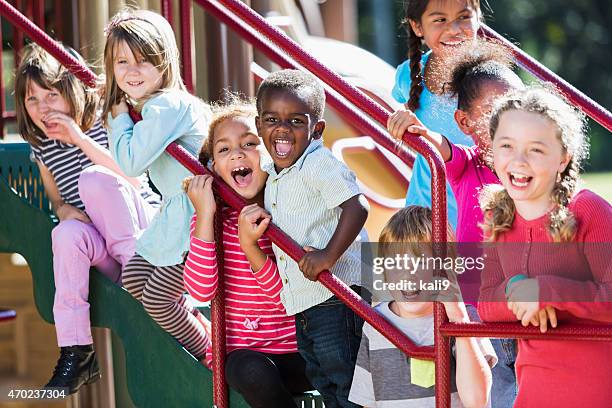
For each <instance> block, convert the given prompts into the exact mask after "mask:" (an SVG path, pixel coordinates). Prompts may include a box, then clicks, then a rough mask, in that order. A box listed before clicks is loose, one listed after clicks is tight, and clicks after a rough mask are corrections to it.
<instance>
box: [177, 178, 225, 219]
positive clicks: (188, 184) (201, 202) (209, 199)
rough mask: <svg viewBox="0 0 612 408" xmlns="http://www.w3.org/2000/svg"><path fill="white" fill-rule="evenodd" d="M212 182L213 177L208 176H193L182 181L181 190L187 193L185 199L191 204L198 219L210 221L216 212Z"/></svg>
mask: <svg viewBox="0 0 612 408" xmlns="http://www.w3.org/2000/svg"><path fill="white" fill-rule="evenodd" d="M212 182H213V177H212V176H209V175H200V176H193V177H191V178H190V177H188V178H186V179H185V180H183V190H185V191H186V192H187V197H189V200H190V201H191V204H193V207H194V208H195V211H196V214H198V217H204V218H205V219H210V218H212V217H213V216H214V215H215V212H216V211H217V203H216V202H215V196H214V194H213V191H212Z"/></svg>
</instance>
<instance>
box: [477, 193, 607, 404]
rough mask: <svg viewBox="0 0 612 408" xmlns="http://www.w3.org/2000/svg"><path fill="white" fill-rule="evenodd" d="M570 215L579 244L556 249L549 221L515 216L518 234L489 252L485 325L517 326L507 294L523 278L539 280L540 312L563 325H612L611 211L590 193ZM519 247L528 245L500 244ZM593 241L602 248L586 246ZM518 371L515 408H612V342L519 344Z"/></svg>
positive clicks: (482, 307) (482, 308)
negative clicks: (548, 311)
mask: <svg viewBox="0 0 612 408" xmlns="http://www.w3.org/2000/svg"><path fill="white" fill-rule="evenodd" d="M570 210H571V211H572V213H573V214H574V216H575V217H576V220H577V223H578V229H577V233H576V236H575V240H574V241H575V242H577V243H580V244H576V245H567V244H565V245H564V244H550V243H551V242H552V241H551V239H550V237H549V235H548V233H547V231H546V224H547V222H548V215H545V216H543V217H540V218H538V219H535V220H531V221H527V220H525V219H523V218H522V217H521V216H520V215H519V214H518V213H515V219H514V223H513V224H512V229H511V230H509V231H507V232H505V233H503V234H502V235H501V237H500V238H499V239H498V241H497V242H496V245H495V247H494V248H493V247H491V248H487V249H486V250H485V252H486V254H487V260H486V268H485V270H484V271H483V273H482V287H481V294H480V299H479V303H478V312H479V314H480V317H481V318H482V320H483V321H508V322H516V321H518V320H517V319H516V317H515V316H514V314H513V313H512V312H511V311H510V310H508V308H507V307H506V301H505V293H504V292H505V287H506V284H507V282H508V280H509V279H510V278H511V277H512V276H514V275H517V274H519V273H522V274H525V275H527V276H528V277H530V278H535V279H537V280H538V284H539V287H540V293H539V299H540V307H545V306H547V305H551V306H553V307H554V308H555V309H557V318H558V319H559V325H563V324H569V323H572V324H581V323H586V324H588V323H591V324H597V323H599V324H601V323H612V303H611V300H612V298H611V296H612V266H611V263H610V253H609V251H604V250H603V249H604V248H605V247H604V245H603V244H602V243H606V245H608V247H609V243H610V242H612V229H611V227H612V207H611V206H610V204H609V203H608V202H607V201H606V200H604V199H603V198H601V197H599V196H598V195H596V194H595V193H593V192H591V191H588V190H583V191H581V192H579V193H578V194H576V196H574V198H573V199H572V202H571V203H570ZM513 242H521V243H523V244H521V245H519V246H517V245H516V244H514V245H512V244H507V245H504V244H501V245H500V244H499V243H513ZM588 242H591V243H600V244H596V245H584V244H582V243H588ZM535 243H540V244H537V245H535ZM541 243H549V244H547V245H542V244H541ZM518 251H520V253H518ZM560 299H566V300H570V301H566V302H560V301H558V300H560ZM516 372H517V380H518V386H519V391H518V396H517V399H516V403H515V405H514V407H515V408H517V407H518V408H523V407H555V408H565V407H567V408H575V407H589V408H604V407H605V408H608V407H610V406H612V342H605V341H602V342H591V341H557V340H519V352H518V357H517V360H516Z"/></svg>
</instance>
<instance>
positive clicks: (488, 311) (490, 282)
mask: <svg viewBox="0 0 612 408" xmlns="http://www.w3.org/2000/svg"><path fill="white" fill-rule="evenodd" d="M484 257H485V268H484V270H483V271H482V272H481V274H480V279H481V283H480V296H479V298H478V314H479V315H480V317H481V319H482V320H483V321H489V322H515V321H516V317H515V316H514V314H513V313H512V311H510V310H509V309H508V307H507V302H506V292H505V289H506V285H507V284H508V281H509V280H510V278H506V277H505V276H504V270H503V268H502V265H501V263H500V261H499V255H498V253H497V248H495V247H494V246H486V247H485V248H484Z"/></svg>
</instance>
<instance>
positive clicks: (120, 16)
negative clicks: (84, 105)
mask: <svg viewBox="0 0 612 408" xmlns="http://www.w3.org/2000/svg"><path fill="white" fill-rule="evenodd" d="M105 33H106V44H105V46H104V70H105V72H106V79H105V82H106V83H105V89H106V94H105V100H104V108H103V112H102V118H103V119H104V121H105V122H106V118H107V116H108V113H109V112H110V111H111V108H112V106H113V105H116V104H118V103H119V102H121V100H122V98H123V96H124V92H123V91H122V90H121V89H120V88H119V86H118V85H117V81H116V79H115V74H114V62H115V54H116V52H117V48H118V47H119V46H120V44H121V43H122V42H125V43H126V44H127V46H128V47H129V48H130V50H131V51H132V53H133V54H134V55H140V56H142V57H143V58H144V59H145V60H146V61H147V62H150V63H151V64H153V66H155V67H156V68H157V69H158V70H159V72H161V75H162V78H161V84H160V87H159V89H158V90H156V91H155V92H154V93H153V94H151V95H146V96H145V97H144V98H142V100H139V101H135V102H136V109H137V110H140V109H141V108H142V104H143V103H144V102H145V101H146V100H147V99H149V98H150V97H152V96H154V95H155V94H157V93H159V92H164V91H167V90H170V89H180V90H182V91H187V89H186V88H185V84H184V83H183V79H182V78H181V70H180V66H181V63H180V58H179V50H178V47H177V45H176V38H175V37H174V31H172V27H171V26H170V24H169V23H168V21H167V20H166V19H165V18H164V17H162V16H161V15H159V14H157V13H153V12H152V11H148V10H135V11H132V10H125V11H121V12H119V13H117V14H116V15H115V16H114V17H113V18H112V19H111V21H110V23H108V25H107V27H106V29H105Z"/></svg>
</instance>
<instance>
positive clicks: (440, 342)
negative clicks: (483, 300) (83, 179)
mask: <svg viewBox="0 0 612 408" xmlns="http://www.w3.org/2000/svg"><path fill="white" fill-rule="evenodd" d="M196 1H197V3H198V4H200V5H201V6H203V7H204V8H205V9H206V10H207V11H209V12H211V13H212V14H214V15H215V16H216V17H217V18H219V19H220V20H221V21H223V22H224V23H226V24H228V25H229V26H230V27H232V28H235V29H236V31H238V33H239V34H241V35H242V36H244V37H245V38H246V39H247V40H248V41H251V42H253V43H254V45H255V46H256V47H258V48H261V49H263V50H264V51H265V52H266V53H267V54H268V55H269V56H270V57H271V58H272V59H273V60H274V61H275V62H277V63H279V64H280V65H281V66H283V67H298V68H299V66H297V64H296V63H295V62H293V61H292V60H290V59H289V58H287V57H286V56H284V55H282V54H281V52H280V51H279V50H278V49H276V48H275V47H273V46H272V45H271V44H270V41H272V42H274V43H275V44H276V45H277V46H278V47H279V48H280V49H281V51H283V52H285V53H286V54H287V55H290V56H292V57H293V59H294V60H295V61H297V63H299V64H300V65H301V66H302V67H303V68H306V69H308V70H310V71H311V72H313V73H314V74H315V75H316V76H318V77H319V78H320V79H321V80H323V81H324V82H326V83H327V84H328V85H329V87H330V88H331V87H332V86H333V87H334V89H335V90H337V91H338V92H339V93H340V94H341V95H343V96H344V97H345V98H347V99H348V100H349V101H350V102H352V103H354V104H355V105H356V106H358V107H360V108H361V109H363V110H364V111H366V113H367V114H369V115H370V116H372V117H373V118H374V119H375V120H376V121H378V122H379V123H381V124H383V125H384V124H386V120H387V118H388V115H389V113H388V112H387V111H386V110H385V109H384V108H382V107H381V106H379V105H378V104H377V103H376V102H375V101H373V100H371V99H370V98H369V97H368V96H367V95H365V94H363V93H361V92H360V91H359V90H357V89H356V88H354V87H352V86H351V85H350V84H348V82H346V81H345V80H343V79H342V78H340V77H339V76H337V75H336V74H335V73H333V72H332V71H331V70H329V69H328V68H327V67H325V66H323V65H322V64H320V63H319V62H318V61H316V60H314V58H312V57H311V56H309V55H308V54H307V53H306V52H305V51H304V50H303V49H301V48H300V46H299V45H298V44H296V43H295V42H293V41H292V40H291V39H289V38H288V37H287V36H286V35H284V34H283V33H282V32H280V31H279V30H277V29H276V28H274V27H272V26H270V25H269V24H268V23H267V22H266V21H265V20H264V19H263V18H262V17H261V16H259V15H257V14H256V13H255V12H253V11H252V10H251V9H249V8H248V7H247V6H245V5H244V4H242V3H241V2H239V1H235V0H220V1H215V0H196ZM162 3H163V4H166V7H163V8H162V12H163V11H164V10H166V16H167V17H170V16H169V15H168V14H167V13H168V12H169V10H170V9H171V8H170V7H168V5H167V3H168V2H162ZM163 4H162V5H163ZM0 13H2V15H3V16H5V17H6V18H8V19H9V20H10V21H11V22H12V23H13V24H15V25H16V26H18V27H19V28H20V29H21V30H23V31H24V32H26V33H27V35H28V36H30V37H31V38H32V39H33V40H34V41H36V42H37V43H39V44H40V45H41V46H43V48H45V49H46V50H47V51H48V52H49V53H51V54H52V55H53V56H54V57H55V58H57V59H58V61H60V62H61V63H62V64H64V65H66V66H67V67H68V68H69V69H70V70H71V71H72V72H73V73H75V75H77V76H78V77H79V78H80V79H81V80H83V81H84V82H85V83H87V84H89V85H94V84H95V80H96V76H95V74H94V73H93V72H91V71H90V70H88V69H87V68H86V67H83V66H81V65H79V64H78V61H76V60H74V58H73V57H72V56H71V55H69V54H68V53H67V52H66V51H65V50H64V49H63V48H62V47H59V46H58V45H57V43H55V42H54V41H53V40H52V39H51V38H50V37H48V36H47V35H46V34H45V33H44V32H43V31H42V30H40V29H39V28H38V27H36V26H35V25H34V24H32V22H31V21H29V20H28V19H27V18H26V17H24V16H23V15H21V14H20V13H19V12H18V11H17V10H16V9H14V8H13V7H12V6H11V5H10V4H8V3H7V2H6V1H4V0H0ZM258 32H259V33H260V34H264V35H265V36H266V37H268V39H269V40H264V39H263V38H262V37H261V35H257V33H258ZM186 74H187V72H186ZM547 79H548V78H547ZM560 87H561V89H562V91H565V90H564V89H563V87H562V86H560ZM330 88H328V95H335V94H334V93H333V92H330ZM566 94H567V93H566ZM585 98H586V97H585ZM337 99H338V100H339V98H337ZM331 100H333V98H330V103H331ZM585 100H586V102H585ZM573 101H574V100H573ZM589 102H592V101H590V99H588V98H586V99H580V98H578V100H577V102H576V103H585V104H587V105H588V104H589ZM592 103H593V104H594V105H593V106H595V108H597V109H591V112H589V111H587V109H585V111H587V113H588V114H589V115H595V116H597V117H598V118H599V120H598V121H600V120H601V121H603V122H604V123H602V122H600V123H602V125H604V126H605V127H606V128H608V129H612V120H611V119H610V118H611V116H610V113H609V112H607V111H605V110H603V108H601V109H599V108H600V107H599V108H598V105H597V104H595V103H594V102H592ZM347 106H349V105H347ZM581 106H582V105H581ZM347 109H354V108H353V107H350V108H349V107H347ZM598 112H600V113H601V115H598ZM596 120H597V119H596ZM372 126H374V125H372ZM376 129H378V128H376ZM373 133H374V132H373ZM375 133H376V135H378V136H377V137H378V140H377V142H379V143H381V144H382V145H383V146H385V143H386V144H387V146H390V147H394V145H389V143H393V142H392V141H391V140H390V138H389V137H388V136H386V135H384V134H382V132H380V130H379V129H378V130H377V131H376V132H375ZM373 137H374V138H375V139H376V137H375V136H374V135H373ZM404 141H405V143H406V144H407V145H410V146H411V147H413V148H414V149H415V150H416V151H418V152H419V153H421V154H423V155H424V156H425V157H426V158H427V160H428V163H429V165H430V167H431V168H432V201H433V203H432V204H433V215H432V218H433V224H434V231H433V240H434V242H446V227H445V226H446V195H445V171H444V165H443V163H442V160H441V158H440V156H439V154H438V153H437V151H436V150H435V149H433V148H432V146H431V145H430V144H429V143H427V142H426V141H424V140H423V139H422V138H417V137H414V136H413V135H405V136H404ZM387 146H385V147H387ZM389 150H391V151H395V149H394V148H391V149H389ZM167 151H168V153H169V154H171V155H172V156H173V157H175V158H176V159H177V160H178V161H179V162H181V163H182V164H183V165H185V166H186V167H187V168H188V169H189V170H190V171H192V172H193V173H195V174H205V173H207V172H208V170H207V169H205V168H204V167H203V166H202V165H201V164H200V163H199V162H197V160H195V158H194V157H192V156H191V155H189V154H188V153H187V152H186V151H184V150H183V149H182V148H181V147H179V146H178V145H175V144H172V145H170V146H169V147H168V149H167ZM402 154H404V159H407V158H408V157H409V156H408V155H407V154H406V153H400V156H401V155H402ZM405 161H406V160H405ZM208 174H210V173H208ZM214 187H215V190H216V192H217V194H218V196H220V197H221V198H222V199H223V200H224V201H225V202H226V203H227V204H228V205H230V206H231V207H232V208H235V209H237V210H240V209H241V208H242V206H244V200H243V199H242V198H240V197H239V196H238V195H237V194H236V193H235V192H233V190H231V189H230V188H229V187H228V186H227V185H226V184H225V183H223V182H222V181H221V180H220V179H215V183H214ZM267 234H268V237H269V238H270V239H271V240H272V242H274V243H275V244H276V245H278V246H279V247H280V248H281V249H282V250H283V251H285V252H286V253H287V254H289V255H290V256H291V257H292V258H293V259H295V260H296V261H297V260H299V259H300V258H301V257H302V256H303V254H304V252H303V250H302V248H301V247H300V246H299V245H297V244H296V243H295V242H294V241H292V240H291V239H290V238H289V237H288V236H287V235H285V234H284V233H283V232H282V231H280V230H279V229H278V228H276V227H274V226H273V225H271V226H270V228H269V229H268V231H267ZM319 281H320V282H321V283H322V284H324V285H325V286H326V287H327V288H328V289H330V290H331V291H332V292H333V293H334V295H336V296H337V297H338V298H339V299H341V300H342V301H343V302H344V303H346V304H347V305H349V306H350V307H351V308H352V309H353V310H355V311H356V312H357V313H358V314H359V315H360V316H361V317H363V318H364V319H365V320H366V321H368V322H369V323H370V324H371V325H372V326H373V327H375V328H376V329H377V330H379V331H380V332H381V333H383V334H385V336H386V337H387V338H389V340H390V341H391V342H392V343H393V344H395V345H396V346H397V347H398V348H399V349H401V350H402V351H404V352H405V353H407V354H408V355H410V356H413V357H417V358H421V359H434V358H435V360H436V365H437V370H436V384H437V385H438V386H437V387H436V402H437V406H439V407H448V406H450V400H449V385H450V382H449V381H450V371H449V343H448V340H449V337H450V336H463V337H467V336H480V337H488V336H492V337H513V338H516V337H520V338H539V339H551V338H554V339H559V338H563V339H567V338H571V339H573V340H609V339H612V327H610V326H604V325H600V326H595V325H593V326H582V325H581V326H575V327H574V326H562V327H559V328H557V329H553V330H551V331H550V332H549V333H547V334H545V335H542V334H541V333H540V332H539V330H538V329H537V328H535V327H530V328H524V327H522V326H520V325H519V324H518V323H514V324H502V323H490V324H478V323H473V324H450V323H447V322H446V320H445V314H444V311H443V310H442V308H441V305H439V304H436V309H435V327H436V329H435V336H436V337H435V349H434V348H432V347H416V346H415V345H414V344H413V343H412V342H411V341H410V340H409V339H407V338H406V337H405V336H404V335H403V334H402V333H401V332H399V330H397V329H396V328H395V327H394V326H392V325H391V324H389V323H388V322H387V321H386V320H384V319H383V318H382V317H380V316H379V315H378V314H376V313H375V312H374V311H373V310H372V309H371V308H370V306H369V304H367V303H366V302H365V301H363V300H362V299H360V298H359V297H358V296H356V295H355V294H354V293H353V292H352V291H350V290H349V289H348V288H347V287H346V286H345V285H344V284H343V283H341V282H340V281H339V280H338V279H337V278H335V277H334V276H333V275H331V274H330V273H329V271H326V272H324V273H322V274H321V275H319ZM217 316H218V319H222V318H223V314H222V313H218V314H217ZM219 323H221V324H223V323H222V322H220V321H219V320H217V324H219ZM434 350H435V351H434ZM221 355H222V354H221ZM216 371H217V374H219V370H216ZM215 377H216V378H217V380H216V382H217V387H223V382H222V380H221V378H222V376H220V375H216V376H215ZM220 380H221V381H220ZM219 384H220V385H219ZM217 387H215V388H217ZM215 402H216V405H217V406H219V407H225V406H228V405H227V397H226V395H224V393H223V392H222V391H218V392H216V398H215Z"/></svg>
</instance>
